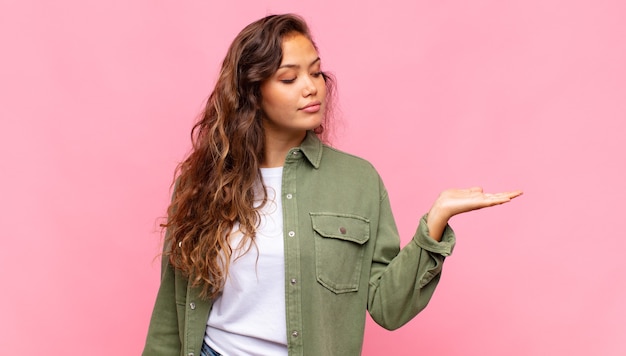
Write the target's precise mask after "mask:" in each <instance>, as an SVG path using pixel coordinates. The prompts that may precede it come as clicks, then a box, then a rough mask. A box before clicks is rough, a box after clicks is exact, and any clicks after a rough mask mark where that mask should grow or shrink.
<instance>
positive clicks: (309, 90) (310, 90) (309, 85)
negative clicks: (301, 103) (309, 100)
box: [302, 77, 317, 97]
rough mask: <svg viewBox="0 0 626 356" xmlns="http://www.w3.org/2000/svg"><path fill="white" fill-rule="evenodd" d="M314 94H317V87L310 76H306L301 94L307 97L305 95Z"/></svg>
mask: <svg viewBox="0 0 626 356" xmlns="http://www.w3.org/2000/svg"><path fill="white" fill-rule="evenodd" d="M316 94H317V87H316V86H315V83H314V82H313V80H312V79H311V78H310V77H307V80H306V82H305V84H304V90H303V91H302V95H303V96H304V97H307V96H310V95H316Z"/></svg>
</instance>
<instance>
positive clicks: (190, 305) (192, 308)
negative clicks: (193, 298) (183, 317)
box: [189, 302, 196, 310]
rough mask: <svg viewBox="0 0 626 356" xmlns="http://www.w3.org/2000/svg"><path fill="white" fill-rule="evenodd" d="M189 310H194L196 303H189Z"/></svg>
mask: <svg viewBox="0 0 626 356" xmlns="http://www.w3.org/2000/svg"><path fill="white" fill-rule="evenodd" d="M189 308H191V310H195V309H196V303H194V302H191V303H189Z"/></svg>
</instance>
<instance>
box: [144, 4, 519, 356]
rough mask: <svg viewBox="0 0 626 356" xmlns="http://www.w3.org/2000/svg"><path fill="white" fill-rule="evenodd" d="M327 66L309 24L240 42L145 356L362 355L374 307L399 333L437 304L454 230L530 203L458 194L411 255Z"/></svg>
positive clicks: (202, 147) (217, 92) (177, 225)
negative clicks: (329, 132)
mask: <svg viewBox="0 0 626 356" xmlns="http://www.w3.org/2000/svg"><path fill="white" fill-rule="evenodd" d="M321 68H322V64H321V59H320V57H319V54H318V52H317V49H316V47H315V44H314V43H313V41H312V39H311V35H310V33H309V30H308V28H307V26H306V24H305V22H304V21H303V20H302V19H301V18H299V17H297V16H294V15H273V16H268V17H266V18H263V19H261V20H259V21H256V22H254V23H252V24H250V25H248V26H247V27H246V28H245V29H244V30H243V31H242V32H241V33H240V34H239V35H238V36H237V37H236V38H235V40H234V41H233V43H232V45H231V47H230V49H229V50H228V53H227V55H226V58H225V59H224V62H223V64H222V69H221V72H220V75H219V79H218V81H217V84H216V86H215V89H214V91H213V93H212V94H211V96H210V98H209V100H208V103H207V105H206V109H205V112H204V116H203V117H202V119H201V120H200V121H199V122H198V123H197V124H196V125H195V127H194V129H193V131H192V133H193V151H192V153H191V154H190V155H189V157H188V158H187V159H186V160H185V161H184V162H183V163H182V164H181V165H180V167H179V174H178V178H177V182H176V187H175V191H174V196H173V199H172V203H171V205H170V207H169V210H168V213H169V218H168V222H167V224H166V227H167V233H166V237H165V246H164V253H163V260H162V278H161V286H160V289H159V292H158V295H157V300H156V303H155V306H154V311H153V314H152V320H151V322H150V328H149V331H148V338H147V341H146V345H145V350H144V355H219V354H222V355H342V356H344V355H359V354H360V352H361V347H362V342H363V332H364V325H365V311H366V310H367V311H368V312H369V313H370V315H371V316H372V318H373V319H374V320H375V321H376V322H377V323H378V324H380V325H381V326H383V327H384V328H387V329H396V328H398V327H400V326H402V325H403V324H405V323H406V322H408V321H409V320H411V318H413V317H414V316H415V315H416V314H417V313H419V312H420V311H421V310H422V309H423V308H424V307H425V306H426V304H427V303H428V301H429V299H430V298H431V296H432V294H433V291H434V289H435V287H436V286H437V283H438V281H439V278H440V273H441V269H442V264H443V262H444V259H445V257H446V256H448V255H449V254H450V253H451V251H452V248H453V246H454V241H455V237H454V234H453V232H452V230H451V229H450V228H449V227H448V226H447V222H448V219H450V218H451V217H452V216H454V215H456V214H459V213H463V212H467V211H470V210H475V209H480V208H484V207H488V206H493V205H497V204H501V203H505V202H508V201H510V200H511V199H513V198H515V197H516V196H518V195H520V194H521V192H519V191H517V192H508V193H498V194H484V193H483V192H482V190H481V189H480V188H472V189H462V190H447V191H444V192H443V193H441V195H440V196H439V197H438V199H437V200H436V201H435V203H434V204H433V206H432V208H431V209H430V211H429V213H428V214H426V215H424V216H423V217H422V218H421V220H420V222H419V226H418V228H417V232H416V233H415V236H414V237H413V240H412V241H411V242H409V243H408V244H407V245H406V246H405V247H404V248H403V249H402V250H400V239H399V237H398V232H397V230H396V226H395V223H394V219H393V216H392V213H391V208H390V205H389V198H388V196H387V192H386V190H385V188H384V186H383V183H382V181H381V180H380V177H379V176H378V174H377V173H376V171H375V169H374V168H373V167H372V166H371V164H369V163H368V162H366V161H364V160H362V159H360V158H357V157H354V156H351V155H349V154H346V153H343V152H340V151H338V150H336V149H333V148H331V147H329V146H327V145H325V144H324V143H323V137H324V136H323V134H324V130H323V128H324V124H325V120H326V113H327V112H328V111H329V98H330V97H331V95H330V94H331V91H332V89H333V82H332V80H331V78H330V77H329V76H328V75H327V74H326V73H325V72H324V71H322V69H321Z"/></svg>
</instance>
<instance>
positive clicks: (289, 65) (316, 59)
mask: <svg viewBox="0 0 626 356" xmlns="http://www.w3.org/2000/svg"><path fill="white" fill-rule="evenodd" d="M319 61H321V59H320V57H317V58H315V60H314V61H313V62H311V64H309V67H312V66H313V65H314V64H315V63H317V62H319ZM281 68H300V65H299V64H283V65H281V66H280V67H278V69H281Z"/></svg>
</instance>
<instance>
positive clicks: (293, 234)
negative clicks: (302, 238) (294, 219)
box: [287, 231, 296, 237]
mask: <svg viewBox="0 0 626 356" xmlns="http://www.w3.org/2000/svg"><path fill="white" fill-rule="evenodd" d="M287 235H289V237H294V236H296V233H295V232H293V231H289V233H288V234H287Z"/></svg>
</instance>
